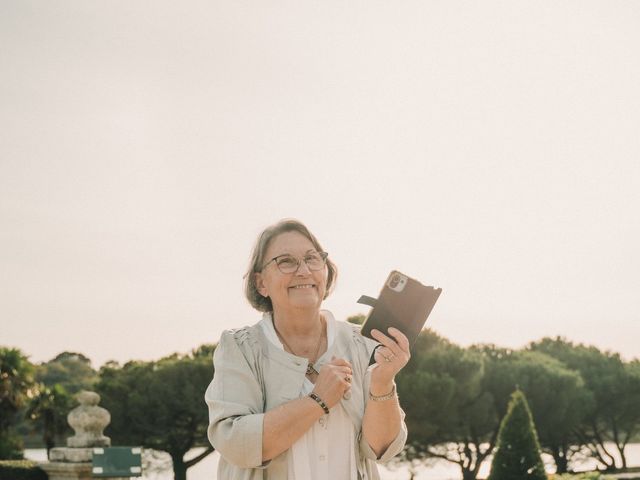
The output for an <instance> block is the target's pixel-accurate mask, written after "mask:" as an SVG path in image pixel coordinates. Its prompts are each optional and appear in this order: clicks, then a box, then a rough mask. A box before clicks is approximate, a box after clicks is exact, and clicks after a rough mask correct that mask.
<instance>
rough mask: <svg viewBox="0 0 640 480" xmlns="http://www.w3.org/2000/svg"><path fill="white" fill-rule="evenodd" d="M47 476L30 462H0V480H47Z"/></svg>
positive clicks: (36, 465) (34, 463) (35, 464)
mask: <svg viewBox="0 0 640 480" xmlns="http://www.w3.org/2000/svg"><path fill="white" fill-rule="evenodd" d="M48 478H49V477H48V476H47V474H46V473H45V471H44V470H42V469H41V468H40V467H39V466H38V464H37V463H36V462H33V461H31V460H0V480H48Z"/></svg>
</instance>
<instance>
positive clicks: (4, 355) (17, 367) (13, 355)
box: [0, 347, 35, 459]
mask: <svg viewBox="0 0 640 480" xmlns="http://www.w3.org/2000/svg"><path fill="white" fill-rule="evenodd" d="M34 390H35V384H34V381H33V365H31V363H30V362H29V359H28V358H27V357H26V356H25V355H24V354H23V353H22V352H21V351H20V350H18V349H15V348H6V347H0V459H20V458H22V449H23V447H22V441H21V440H20V438H18V437H17V436H16V435H15V433H14V432H13V426H14V425H15V424H16V423H17V420H18V418H17V417H18V412H19V411H20V410H21V409H22V408H23V407H24V406H25V404H26V403H27V401H28V400H29V398H31V397H32V396H33V395H34Z"/></svg>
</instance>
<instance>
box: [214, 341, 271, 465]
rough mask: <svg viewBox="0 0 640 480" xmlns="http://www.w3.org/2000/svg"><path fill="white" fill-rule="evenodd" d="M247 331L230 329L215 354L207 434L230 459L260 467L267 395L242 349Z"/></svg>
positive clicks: (216, 447) (237, 463)
mask: <svg viewBox="0 0 640 480" xmlns="http://www.w3.org/2000/svg"><path fill="white" fill-rule="evenodd" d="M245 341H249V340H248V338H247V332H246V330H240V331H235V332H234V331H227V332H224V333H223V334H222V336H221V338H220V342H219V343H218V346H217V347H216V349H215V351H214V355H213V365H214V375H213V380H212V381H211V383H210V384H209V387H208V388H207V391H206V393H205V401H206V403H207V405H208V407H209V428H208V430H207V436H208V437H209V441H210V442H211V445H213V447H214V448H215V449H216V450H218V452H220V455H221V456H222V457H224V458H225V459H226V460H227V461H228V462H230V463H232V464H234V465H236V466H238V467H241V468H260V467H264V466H266V464H264V465H263V463H262V432H263V420H264V412H263V409H264V408H263V405H264V398H263V397H264V395H263V391H262V387H261V385H260V384H259V382H258V380H257V378H256V374H255V371H254V369H253V368H252V365H250V364H249V361H248V360H247V357H246V356H245V355H244V353H243V349H242V348H241V346H242V343H243V342H245Z"/></svg>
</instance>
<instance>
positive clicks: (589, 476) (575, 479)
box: [549, 472, 614, 480]
mask: <svg viewBox="0 0 640 480" xmlns="http://www.w3.org/2000/svg"><path fill="white" fill-rule="evenodd" d="M549 480H614V477H610V476H608V475H603V474H601V473H600V472H586V473H577V474H571V473H564V474H562V475H551V476H550V477H549Z"/></svg>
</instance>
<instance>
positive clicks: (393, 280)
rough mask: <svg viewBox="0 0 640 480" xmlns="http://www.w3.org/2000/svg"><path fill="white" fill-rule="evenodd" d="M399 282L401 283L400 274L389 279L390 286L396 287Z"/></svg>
mask: <svg viewBox="0 0 640 480" xmlns="http://www.w3.org/2000/svg"><path fill="white" fill-rule="evenodd" d="M399 283H400V275H397V274H396V275H394V276H393V277H391V280H390V281H389V286H390V287H391V288H396V287H397V286H398V284H399Z"/></svg>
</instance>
